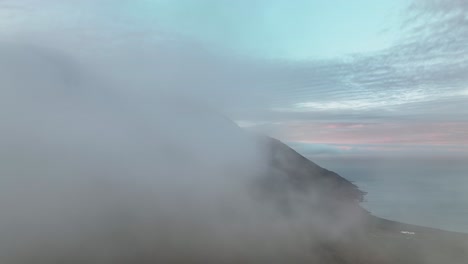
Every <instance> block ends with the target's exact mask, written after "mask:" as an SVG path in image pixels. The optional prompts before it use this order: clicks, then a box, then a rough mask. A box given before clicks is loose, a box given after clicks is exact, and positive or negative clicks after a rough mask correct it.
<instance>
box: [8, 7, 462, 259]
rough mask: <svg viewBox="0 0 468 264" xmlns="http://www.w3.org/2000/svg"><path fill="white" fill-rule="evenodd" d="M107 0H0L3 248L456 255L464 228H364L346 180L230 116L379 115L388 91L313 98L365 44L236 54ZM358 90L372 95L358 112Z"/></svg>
mask: <svg viewBox="0 0 468 264" xmlns="http://www.w3.org/2000/svg"><path fill="white" fill-rule="evenodd" d="M112 2H113V1H107V0H102V1H79V2H78V1H69V2H62V1H55V0H49V1H33V0H24V1H9V0H3V1H1V0H0V19H4V20H1V22H2V25H0V30H1V32H0V212H1V216H2V217H1V218H2V219H1V221H0V234H1V236H0V262H1V263H5V264H10V263H11V264H17V263H18V264H29V263H39V264H41V263H90V264H92V263H99V264H106V263H339V264H341V263H394V262H393V260H394V259H395V258H393V259H392V258H390V257H395V256H396V259H397V260H398V256H408V255H409V256H410V257H409V259H410V261H411V262H410V263H441V262H448V263H462V262H460V259H462V260H463V259H466V258H464V255H463V252H464V251H463V250H464V249H466V246H467V245H468V243H465V242H459V241H458V240H455V242H453V243H452V244H450V243H447V244H446V245H445V244H442V245H439V244H437V243H438V242H437V241H436V240H435V239H433V237H432V236H431V235H427V236H426V235H425V232H429V231H427V229H424V228H421V227H416V226H410V225H404V224H401V226H400V223H391V224H389V225H388V226H390V227H387V226H385V228H383V230H384V231H382V230H380V229H379V228H380V226H379V225H380V222H379V221H380V220H376V218H374V217H373V216H372V215H371V214H370V213H372V212H370V213H369V212H367V211H366V210H365V209H363V208H362V207H361V206H360V199H361V198H362V195H363V192H361V191H360V190H359V187H361V186H355V185H353V184H352V183H350V182H348V181H346V180H344V179H343V178H341V177H340V176H339V175H337V174H335V173H333V172H331V171H328V170H326V169H323V168H321V167H319V166H317V165H316V164H314V163H313V162H310V161H308V160H307V159H305V158H304V157H302V156H300V155H299V154H298V153H296V152H295V151H293V150H292V149H290V148H289V147H287V146H286V145H284V144H282V143H281V142H279V141H276V140H274V139H271V138H269V137H267V136H265V135H263V133H257V132H253V131H255V130H254V129H252V130H253V131H248V130H245V129H242V128H240V127H238V126H237V125H236V122H234V121H232V120H235V121H237V123H242V121H245V122H246V123H249V124H253V126H257V125H258V126H262V124H265V127H266V129H265V130H264V131H263V132H265V134H269V135H278V136H279V137H280V138H284V139H285V140H287V139H288V134H287V133H281V131H280V132H278V131H277V126H282V125H284V127H286V128H288V125H291V126H292V127H293V128H294V129H301V127H300V126H296V124H300V123H301V122H306V121H307V122H311V121H314V122H315V121H324V120H343V119H346V120H348V119H349V120H353V118H356V116H358V114H359V113H363V115H365V117H363V118H367V119H369V120H374V119H376V118H377V117H376V116H382V117H383V118H388V119H389V120H391V118H393V117H389V115H388V113H389V111H386V110H385V107H387V106H395V105H397V106H398V105H399V104H400V103H401V102H400V101H398V102H396V103H395V102H390V103H388V105H387V104H383V105H381V104H375V103H374V104H373V103H372V102H367V101H365V102H364V103H363V102H358V101H356V100H354V101H350V102H351V104H350V103H349V102H348V101H344V103H338V104H336V105H338V108H337V109H338V110H336V109H332V110H331V111H330V112H326V111H324V109H326V108H327V107H330V105H331V106H336V105H335V104H333V103H332V104H329V103H327V102H334V101H335V100H337V101H340V100H343V98H342V97H334V96H335V95H336V94H338V95H339V96H342V95H340V93H339V92H338V93H335V92H334V91H333V89H331V90H332V91H331V92H330V93H328V92H324V91H328V90H329V87H332V86H333V87H335V86H336V87H341V85H344V84H348V83H351V84H353V83H358V82H359V81H362V83H363V85H365V84H366V83H367V82H366V80H368V79H373V78H374V77H375V76H372V74H376V75H379V74H381V73H379V70H375V72H376V73H375V72H373V71H372V69H371V70H369V68H367V67H369V66H368V65H373V64H378V63H380V62H381V57H379V56H376V57H372V58H370V57H366V56H362V57H360V56H355V57H353V58H352V59H350V61H351V62H349V61H346V60H341V59H329V58H327V59H324V60H317V61H313V60H310V61H309V60H307V61H306V62H304V61H303V62H298V61H294V60H290V59H288V58H286V59H285V58H281V59H278V58H274V59H273V58H271V57H263V58H259V57H258V56H249V55H246V53H243V52H244V51H239V50H235V49H229V48H228V49H222V48H220V47H219V46H216V45H210V44H207V43H206V42H204V41H201V40H200V39H197V38H195V37H191V36H190V34H188V35H184V34H183V33H181V32H177V31H176V30H174V31H172V30H171V27H169V26H167V25H166V24H165V23H167V21H162V22H161V21H159V20H157V19H155V18H154V17H153V16H151V15H148V16H143V15H142V17H140V15H139V14H140V13H138V12H142V11H141V10H138V12H136V11H135V10H134V9H132V8H131V2H132V1H118V2H119V4H118V5H117V7H118V8H115V10H114V8H111V6H112ZM156 2H164V1H156ZM208 2H210V3H211V4H212V2H211V1H208ZM245 3H247V2H245ZM249 3H250V2H249ZM257 4H258V5H259V3H257ZM142 6H143V7H145V5H142ZM255 6H257V5H255ZM139 7H140V9H142V8H141V6H139ZM253 7H254V6H250V5H248V4H246V6H245V8H246V9H247V10H250V8H253ZM125 8H129V10H130V11H135V13H132V12H130V11H125V10H126V9H125ZM175 9H177V8H175ZM257 9H259V10H261V8H256V9H255V10H257ZM42 10H46V11H44V13H42ZM169 10H171V8H169ZM220 10H221V11H222V10H224V9H222V8H220ZM239 10H241V11H242V10H244V9H243V8H239ZM150 11H151V10H149V11H146V12H148V13H151V12H150ZM172 11H173V10H172ZM176 11H177V10H176ZM221 11H220V12H221ZM174 12H175V11H174ZM223 12H224V11H223ZM260 13H262V12H260ZM4 21H5V23H3V22H4ZM159 22H161V24H159ZM169 22H171V20H169ZM171 23H172V22H171ZM171 23H169V24H171ZM234 24H235V23H234ZM163 25H165V26H167V28H165V27H164V26H163ZM243 30H245V29H243ZM233 31H235V30H233ZM273 35H274V34H273ZM250 42H251V41H246V43H250ZM244 48H245V47H244ZM281 49H284V47H282V48H281ZM390 51H391V50H390ZM383 55H387V54H386V53H385V54H383ZM383 55H382V56H383ZM369 61H371V62H373V63H369ZM394 63H395V64H398V63H401V61H396V62H394ZM356 69H358V70H359V72H354V71H355V70H356ZM368 72H370V73H371V75H365V74H367V73H368ZM398 74H400V75H401V76H400V75H398ZM398 74H397V75H396V77H395V76H393V75H392V76H390V77H388V76H387V77H384V78H382V79H384V82H385V83H387V81H388V80H390V81H391V79H392V78H397V77H398V78H399V79H401V80H403V81H401V82H402V84H399V85H400V86H401V87H406V86H408V85H406V83H404V80H405V78H406V77H407V76H406V75H405V74H407V73H406V71H405V72H404V74H403V73H401V72H398ZM379 76H380V75H379ZM379 78H380V77H379ZM385 78H387V79H388V80H387V79H385ZM408 79H411V78H408ZM390 81H389V82H390ZM411 81H412V79H411ZM289 85H291V86H293V88H294V87H295V88H299V89H298V90H300V89H302V88H303V86H314V85H316V86H317V89H316V90H315V91H314V93H311V94H313V96H310V95H307V96H306V97H307V98H303V99H304V100H311V99H310V98H312V97H314V100H317V101H320V102H321V100H322V99H323V101H324V104H323V105H320V104H314V103H310V102H302V104H301V102H297V101H296V100H297V97H301V96H302V92H301V91H299V92H297V91H296V90H295V89H292V90H294V91H293V93H292V94H289V95H288V93H287V91H285V90H282V89H281V87H283V86H287V87H289ZM372 85H374V84H372ZM278 87H279V88H278ZM301 87H302V88H301ZM314 87H315V86H314ZM343 87H345V86H343ZM401 87H400V88H401ZM368 88H369V87H368ZM364 90H365V89H364ZM386 90H387V89H386V88H385V91H386ZM296 92H297V93H296ZM366 93H368V91H365V92H363V95H364V97H365V96H367V94H366ZM376 94H378V95H379V96H380V95H382V94H381V92H376ZM321 96H322V97H321ZM353 96H354V95H353ZM377 97H378V96H377ZM410 97H411V96H408V98H410ZM344 99H345V100H348V98H344ZM400 99H401V98H399V99H398V100H400ZM410 99H411V98H410ZM379 100H380V99H379ZM401 100H403V99H401ZM405 100H406V99H405ZM356 102H357V103H356ZM418 102H419V101H418ZM410 103H413V101H411V102H410ZM366 104H370V105H372V106H373V107H375V106H382V109H384V110H382V109H374V110H375V111H376V112H378V114H375V115H374V114H373V115H370V114H369V112H371V110H372V109H367V108H366ZM350 105H351V106H352V105H358V108H359V109H354V108H353V109H351V110H349V109H347V108H346V107H349V106H350ZM422 105H423V106H424V103H422ZM301 107H302V108H310V109H309V110H311V111H310V113H309V112H304V111H303V110H304V109H302V108H301ZM314 107H315V108H316V109H315V108H314ZM402 109H403V110H402ZM444 109H445V110H446V111H450V109H449V108H444ZM404 110H405V108H404V107H403V108H401V109H396V110H395V111H394V112H397V113H400V112H399V111H404ZM416 110H418V111H422V110H421V109H420V108H417V109H416ZM359 111H363V112H359ZM379 111H380V112H379ZM394 112H392V113H394ZM447 114H449V113H448V112H447V113H445V112H444V113H441V114H440V115H437V117H443V116H445V115H447ZM272 127H273V128H272ZM346 127H347V126H346ZM353 128H355V127H353ZM302 129H304V127H302ZM279 130H280V129H279ZM286 130H287V129H286ZM311 130H316V129H315V128H314V127H313V128H312V129H311ZM257 131H258V130H257ZM291 131H292V132H291ZM291 131H289V132H291V134H293V135H294V133H293V132H294V130H291ZM276 132H278V133H276ZM319 132H320V131H319ZM297 134H298V136H297V139H298V140H303V139H304V135H303V134H305V133H297ZM356 135H357V134H356ZM293 138H294V137H293ZM364 139H365V137H364V136H362V137H361V140H364ZM323 140H325V139H323ZM376 142H378V141H376ZM327 168H328V165H327ZM330 168H331V169H335V168H337V169H338V171H339V172H340V173H341V172H343V176H345V177H347V175H345V174H348V173H350V172H349V170H346V169H342V167H340V166H338V165H334V164H330ZM379 169H381V167H379ZM349 175H350V176H351V178H352V177H354V175H353V174H352V173H350V174H349ZM397 187H401V185H398V183H397V184H396V187H395V188H397ZM366 209H367V208H366ZM397 220H398V219H397ZM376 223H377V224H376ZM385 223H386V222H385ZM414 224H419V223H414ZM402 228H405V229H402ZM406 228H410V229H408V230H407V229H406ZM402 231H404V232H408V233H400V232H402ZM430 232H436V233H435V235H434V237H436V236H439V233H437V232H439V231H434V230H431V231H430ZM440 232H442V231H440ZM413 233H414V234H417V235H415V236H414V237H412V236H411V234H413ZM420 233H422V234H423V235H421V236H419V234H420ZM440 234H441V235H440V236H439V237H442V238H443V239H446V236H447V237H449V236H450V235H453V234H446V233H443V234H442V233H440ZM426 238H429V239H427V241H426ZM457 238H458V236H457ZM446 240H447V241H449V240H450V239H449V238H447V239H446ZM434 241H436V242H434ZM450 241H451V240H450ZM460 241H464V240H461V239H460ZM444 242H445V240H444ZM433 243H434V244H433ZM464 243H465V244H464ZM453 244H456V245H457V247H452V245H453ZM434 248H435V249H437V250H435V251H434V250H433V249H434ZM447 252H448V253H447ZM460 252H462V253H460ZM452 253H453V254H452ZM446 256H450V257H446Z"/></svg>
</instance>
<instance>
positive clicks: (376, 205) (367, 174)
mask: <svg viewBox="0 0 468 264" xmlns="http://www.w3.org/2000/svg"><path fill="white" fill-rule="evenodd" d="M309 158H310V159H311V160H312V161H314V162H315V163H317V164H318V165H320V166H322V167H324V168H326V169H328V170H332V171H334V172H336V173H338V174H340V175H341V176H342V177H344V178H346V179H348V180H350V181H352V182H353V183H354V184H356V185H357V186H358V187H359V188H360V189H361V190H363V191H365V192H367V195H366V196H365V201H364V202H363V203H362V206H363V207H364V208H366V209H367V210H368V211H370V212H371V213H372V214H374V215H376V216H379V217H383V218H386V219H390V220H396V221H400V222H404V223H409V224H415V225H422V226H427V227H433V228H439V229H444V230H449V231H456V232H464V233H468V159H461V158H426V159H419V158H374V157H373V158H365V157H358V158H350V157H347V158H341V157H326V158H323V157H322V158H320V157H309Z"/></svg>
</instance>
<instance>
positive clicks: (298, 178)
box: [270, 139, 468, 264]
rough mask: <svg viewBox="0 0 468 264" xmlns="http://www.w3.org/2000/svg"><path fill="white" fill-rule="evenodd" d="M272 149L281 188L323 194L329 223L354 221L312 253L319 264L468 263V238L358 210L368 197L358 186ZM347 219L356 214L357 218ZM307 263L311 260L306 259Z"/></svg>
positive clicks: (280, 147) (275, 144)
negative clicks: (336, 237)
mask: <svg viewBox="0 0 468 264" xmlns="http://www.w3.org/2000/svg"><path fill="white" fill-rule="evenodd" d="M270 144H271V146H272V147H271V149H272V167H273V168H274V169H273V170H275V171H276V170H279V171H282V172H283V173H284V174H283V175H287V177H286V179H281V180H279V179H276V178H275V177H273V179H274V180H273V181H283V184H282V186H283V187H282V188H284V186H288V187H287V188H291V189H295V190H296V191H312V192H318V193H320V197H321V199H323V200H321V201H320V207H322V206H325V209H324V210H322V212H324V214H326V215H329V217H330V219H329V221H331V222H333V221H337V223H336V224H337V225H340V223H339V222H340V220H337V218H338V219H346V220H345V221H353V220H354V221H353V223H351V225H352V227H351V228H350V229H352V230H351V231H350V232H349V233H347V234H344V235H343V236H340V237H339V239H338V240H334V239H333V238H332V239H330V241H327V242H323V241H322V243H319V245H316V247H315V248H314V249H312V250H313V252H314V256H315V257H316V258H318V259H319V260H318V263H332V264H345V263H408V264H409V263H434V264H435V263H453V264H455V263H457V264H458V263H459V264H462V263H467V262H468V234H463V233H456V232H448V231H443V230H439V229H434V228H427V227H422V226H416V225H409V224H404V223H399V222H395V221H390V220H386V219H382V218H379V217H375V216H373V215H372V213H371V212H367V211H365V210H364V209H362V208H361V207H360V206H359V202H361V201H362V199H363V196H364V195H365V193H363V192H362V191H360V190H359V189H358V188H357V186H355V185H354V184H352V183H351V182H349V181H347V180H346V179H345V178H343V177H341V176H339V175H338V174H336V173H334V172H332V171H329V170H326V169H324V168H321V167H320V166H318V165H317V164H315V163H314V162H312V161H310V160H308V159H306V158H305V157H303V156H301V155H300V154H299V153H297V152H295V151H294V150H292V149H291V148H289V147H288V146H287V145H285V144H283V143H281V142H279V141H277V140H274V139H273V140H270ZM279 157H281V158H279ZM270 179H271V178H270ZM283 191H284V190H283ZM397 193H398V190H395V195H397ZM428 195H430V194H428ZM322 209H323V208H322ZM330 214H331V215H330ZM347 215H353V218H351V219H350V218H349V217H348V216H347ZM348 231H349V230H348ZM353 231H356V232H353ZM305 232H306V231H305ZM314 261H317V260H316V259H314ZM299 262H300V261H299ZM303 263H308V261H307V260H304V262H303Z"/></svg>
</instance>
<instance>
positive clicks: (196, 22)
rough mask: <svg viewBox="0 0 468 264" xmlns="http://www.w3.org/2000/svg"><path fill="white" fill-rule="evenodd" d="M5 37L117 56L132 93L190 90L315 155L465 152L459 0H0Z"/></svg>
mask: <svg viewBox="0 0 468 264" xmlns="http://www.w3.org/2000/svg"><path fill="white" fill-rule="evenodd" d="M0 41H1V42H14V43H19V42H22V43H26V44H34V45H41V46H51V47H54V48H56V49H59V50H61V51H63V52H65V53H67V52H68V53H71V54H73V55H74V56H75V57H78V58H81V59H83V58H89V57H92V58H93V59H95V65H96V67H97V68H99V69H102V68H106V66H105V65H117V64H118V63H115V64H112V63H110V62H113V61H117V60H118V61H125V62H127V66H126V67H128V68H131V69H133V71H132V72H131V74H130V73H129V70H128V68H125V67H120V68H118V67H117V66H115V67H113V68H112V71H113V72H119V73H122V74H121V78H122V79H120V80H119V81H120V82H128V83H131V84H132V85H131V88H128V89H143V90H146V91H149V92H151V89H153V88H154V87H163V88H158V90H160V89H166V90H167V91H171V92H175V93H177V94H181V95H186V96H187V97H193V98H197V99H199V100H202V101H204V102H206V103H207V104H209V105H213V107H217V108H220V109H222V112H223V113H225V114H226V115H227V116H229V117H230V118H232V119H234V120H235V121H236V122H237V123H238V124H239V125H240V126H242V127H247V128H249V129H252V130H254V131H260V132H262V133H267V134H269V135H271V136H274V137H277V138H279V139H281V140H283V141H286V142H288V143H289V144H290V145H292V146H294V147H295V148H296V149H299V150H301V152H302V153H305V154H306V155H309V156H375V155H383V156H386V155H391V156H394V155H396V156H402V155H409V156H436V157H467V156H468V137H467V136H466V135H468V74H467V73H468V45H466V43H468V2H466V1H462V0H392V1H390V0H388V1H372V0H356V1H345V0H330V1H310V0H295V1H290V0H238V1H233V0H231V1H230V0H180V1H171V0H140V1H130V0H121V1H111V0H96V1H91V0H82V1H78V0H69V1H59V0H0ZM123 51H124V52H123ZM108 71H110V70H108Z"/></svg>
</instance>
